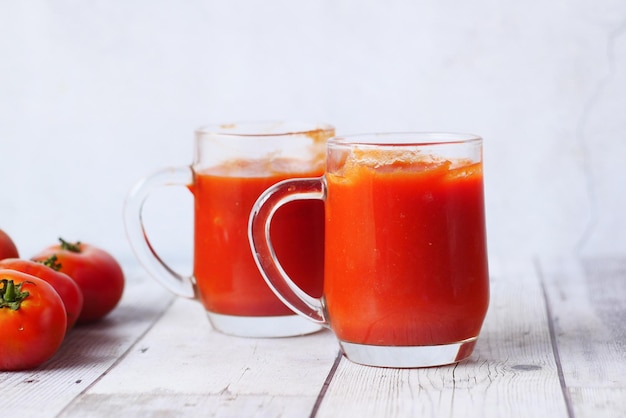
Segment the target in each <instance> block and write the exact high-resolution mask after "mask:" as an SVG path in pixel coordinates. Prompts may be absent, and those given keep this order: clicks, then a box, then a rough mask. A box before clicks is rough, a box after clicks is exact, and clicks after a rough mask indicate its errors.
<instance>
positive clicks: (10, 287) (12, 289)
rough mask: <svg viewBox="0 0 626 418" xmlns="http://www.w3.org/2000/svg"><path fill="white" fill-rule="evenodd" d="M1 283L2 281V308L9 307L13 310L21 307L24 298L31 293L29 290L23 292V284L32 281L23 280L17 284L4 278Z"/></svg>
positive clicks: (0, 300) (0, 301)
mask: <svg viewBox="0 0 626 418" xmlns="http://www.w3.org/2000/svg"><path fill="white" fill-rule="evenodd" d="M0 283H2V289H0V309H1V308H9V309H11V310H13V311H17V310H18V309H20V306H21V305H22V302H23V301H24V299H26V298H27V297H28V296H29V295H30V293H28V291H24V292H22V285H23V284H24V283H30V282H22V283H19V284H18V285H17V286H16V285H15V283H14V282H13V280H7V279H2V281H1V282H0Z"/></svg>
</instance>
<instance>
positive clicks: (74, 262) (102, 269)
mask: <svg viewBox="0 0 626 418" xmlns="http://www.w3.org/2000/svg"><path fill="white" fill-rule="evenodd" d="M59 241H60V242H61V243H60V244H57V245H53V246H51V247H48V248H46V249H44V250H43V251H42V252H41V253H39V254H37V255H35V256H34V257H33V258H32V259H33V260H34V261H43V260H46V259H48V258H49V257H51V256H53V255H56V257H57V261H58V263H59V264H60V265H61V267H60V268H59V271H61V272H63V273H65V274H67V275H68V276H70V277H71V278H72V279H74V281H75V282H76V284H78V287H80V290H81V291H82V292H83V299H84V303H83V309H82V311H81V313H80V315H79V317H78V324H87V323H91V322H95V321H97V320H99V319H101V318H103V317H104V316H105V315H107V314H108V313H109V312H111V311H112V310H113V309H114V308H115V307H116V306H117V304H118V303H119V301H120V299H121V298H122V293H123V292H124V272H123V271H122V268H121V267H120V265H119V264H118V262H117V261H116V260H115V258H113V256H112V255H111V254H109V253H108V252H106V251H104V250H102V249H100V248H97V247H95V246H93V245H89V244H85V243H82V242H77V243H75V244H72V243H69V242H67V241H65V240H63V239H59Z"/></svg>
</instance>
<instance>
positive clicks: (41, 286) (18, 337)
mask: <svg viewBox="0 0 626 418" xmlns="http://www.w3.org/2000/svg"><path fill="white" fill-rule="evenodd" d="M66 327H67V319H66V313H65V307H64V306H63V301H62V300H61V297H60V296H59V295H58V294H57V292H56V291H55V290H54V288H53V287H52V286H51V285H50V284H48V283H46V282H45V281H43V280H41V279H39V278H38V277H35V276H31V275H30V274H26V273H22V272H20V271H15V270H4V269H0V330H1V332H2V338H0V370H27V369H32V368H35V367H37V366H39V365H41V364H43V363H44V362H45V361H46V360H48V359H50V358H51V357H52V356H53V355H54V353H56V352H57V350H58V349H59V347H60V346H61V343H62V342H63V338H64V337H65V331H66Z"/></svg>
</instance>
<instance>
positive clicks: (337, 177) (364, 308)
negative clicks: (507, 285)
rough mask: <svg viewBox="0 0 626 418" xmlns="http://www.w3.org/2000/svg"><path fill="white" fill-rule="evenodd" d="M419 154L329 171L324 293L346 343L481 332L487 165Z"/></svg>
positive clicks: (406, 341) (410, 342) (432, 339)
mask: <svg viewBox="0 0 626 418" xmlns="http://www.w3.org/2000/svg"><path fill="white" fill-rule="evenodd" d="M372 154H373V155H372ZM368 155H371V156H373V157H374V158H375V159H376V160H378V161H380V160H381V159H382V158H383V156H381V155H378V154H377V153H375V152H370V153H369V154H368ZM412 158H413V159H412V160H411V158H408V159H402V158H400V159H396V160H392V161H391V162H389V163H385V164H374V163H368V162H367V160H366V159H363V160H361V161H357V162H353V163H351V162H350V161H348V162H346V164H345V165H344V167H343V168H342V169H341V171H340V172H331V173H327V174H326V178H327V184H328V196H327V201H326V265H325V278H324V279H325V283H324V295H325V304H326V309H327V311H328V316H329V317H330V318H331V321H332V327H333V330H334V331H335V333H336V334H337V337H338V338H339V339H340V340H342V341H346V342H351V343H357V344H368V345H395V346H415V345H437V344H447V343H453V342H459V341H462V340H465V339H467V338H472V337H476V336H478V334H479V331H480V328H481V326H482V323H483V320H484V317H485V314H486V311H487V307H488V299H489V283H488V267H487V253H486V248H485V244H484V243H485V220H484V200H483V193H484V192H483V178H482V164H481V163H471V162H464V161H446V160H439V161H438V160H434V159H426V158H424V157H419V158H418V157H412Z"/></svg>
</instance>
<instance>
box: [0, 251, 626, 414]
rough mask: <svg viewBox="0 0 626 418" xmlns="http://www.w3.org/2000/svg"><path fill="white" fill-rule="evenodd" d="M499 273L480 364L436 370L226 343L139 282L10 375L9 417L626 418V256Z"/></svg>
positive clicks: (323, 341) (191, 308)
mask: <svg viewBox="0 0 626 418" xmlns="http://www.w3.org/2000/svg"><path fill="white" fill-rule="evenodd" d="M490 266H491V305H490V309H489V313H488V315H487V319H486V320H485V324H484V326H483V330H482V332H481V336H480V338H479V341H478V344H477V346H476V349H475V352H474V354H473V355H472V356H471V358H469V359H468V360H466V361H463V362H461V363H459V364H457V365H452V366H445V367H436V368H428V369H383V368H373V367H365V366H360V365H356V364H353V363H351V362H349V361H348V360H346V359H345V358H340V359H339V361H338V362H335V360H336V359H337V350H338V345H337V343H336V341H335V338H334V336H333V335H332V333H331V332H329V331H322V332H319V333H317V334H313V335H309V336H304V337H293V338H277V339H252V338H237V337H229V336H226V335H223V334H220V333H217V332H215V331H213V330H212V328H211V327H210V325H209V323H208V320H207V318H206V316H205V314H204V311H203V309H202V307H201V305H200V304H199V303H197V302H194V301H189V300H185V299H180V298H175V297H173V296H171V295H170V294H169V293H168V292H167V291H166V290H164V289H162V288H161V287H160V286H159V285H157V284H156V283H154V282H153V281H152V280H151V279H149V278H148V277H147V276H146V275H145V274H144V273H142V272H141V271H140V272H138V273H136V274H132V275H131V277H130V278H129V281H128V287H127V289H126V292H125V294H124V299H123V300H122V303H121V305H120V306H119V307H118V308H117V309H116V310H115V311H114V312H113V313H112V314H111V315H110V316H109V317H108V318H107V319H106V320H104V321H102V322H100V323H98V324H94V325H90V326H84V327H79V328H77V329H75V330H73V331H72V333H71V334H70V335H69V336H68V339H67V340H66V342H65V343H64V345H63V347H62V348H61V350H60V351H59V353H58V354H57V355H56V356H55V357H54V358H53V359H52V360H51V361H50V362H49V363H47V364H45V365H44V366H43V367H41V368H39V369H37V370H33V371H29V372H19V373H6V372H5V373H0V393H2V412H0V414H1V415H0V416H5V413H4V411H19V412H16V413H13V414H12V416H15V417H18V418H22V417H37V418H47V417H64V418H75V417H76V418H84V417H107V418H109V417H110V416H115V415H118V416H124V417H126V416H129V417H134V416H138V417H139V416H140V417H197V416H207V417H309V416H311V413H312V412H313V416H315V417H335V416H341V417H343V416H346V417H352V416H358V417H359V418H360V417H380V416H384V417H478V416H480V417H487V418H490V417H529V416H542V417H543V416H549V417H557V418H560V417H564V418H565V417H567V418H581V417H582V418H586V417H593V418H596V417H599V418H604V417H606V418H614V417H618V418H619V417H626V403H625V401H624V399H626V392H625V391H626V370H625V364H626V347H625V344H626V330H625V327H624V325H623V324H624V322H625V320H626V318H625V315H626V307H625V301H626V257H624V258H613V257H606V258H593V259H582V260H581V259H574V258H550V259H545V260H544V259H541V260H539V261H533V260H511V259H507V260H499V259H496V260H492V261H491V264H490ZM24 400H28V403H26V404H24V405H21V403H22V402H23V401H24ZM19 408H21V409H19ZM7 416H8V414H7Z"/></svg>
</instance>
